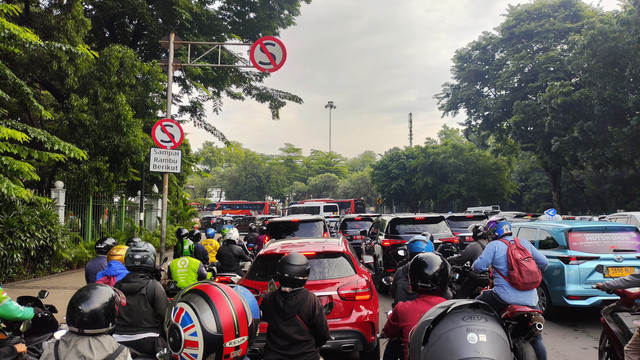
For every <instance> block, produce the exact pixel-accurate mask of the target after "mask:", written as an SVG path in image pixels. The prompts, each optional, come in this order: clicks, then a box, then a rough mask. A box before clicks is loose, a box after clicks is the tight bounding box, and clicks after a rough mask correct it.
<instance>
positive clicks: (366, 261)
mask: <svg viewBox="0 0 640 360" xmlns="http://www.w3.org/2000/svg"><path fill="white" fill-rule="evenodd" d="M362 262H363V263H364V264H365V265H366V264H373V255H362Z"/></svg>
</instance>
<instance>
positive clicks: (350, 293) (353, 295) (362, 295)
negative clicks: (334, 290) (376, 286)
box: [338, 279, 373, 301]
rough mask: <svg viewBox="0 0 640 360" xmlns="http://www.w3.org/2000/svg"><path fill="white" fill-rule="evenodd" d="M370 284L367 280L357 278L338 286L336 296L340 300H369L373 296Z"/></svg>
mask: <svg viewBox="0 0 640 360" xmlns="http://www.w3.org/2000/svg"><path fill="white" fill-rule="evenodd" d="M372 291H373V290H372V289H371V285H370V284H369V282H368V281H367V280H364V279H359V280H358V281H354V282H352V283H349V284H346V285H342V286H340V287H339V288H338V296H340V298H341V299H342V300H354V301H360V300H371V297H372V296H373V293H372Z"/></svg>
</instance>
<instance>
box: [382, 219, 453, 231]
mask: <svg viewBox="0 0 640 360" xmlns="http://www.w3.org/2000/svg"><path fill="white" fill-rule="evenodd" d="M425 231H427V232H430V233H431V234H443V233H449V234H451V229H450V228H449V225H447V223H446V222H445V221H443V219H442V218H439V217H433V218H430V217H415V218H395V219H392V220H391V221H390V224H389V234H390V235H410V234H416V235H419V234H422V233H423V232H425Z"/></svg>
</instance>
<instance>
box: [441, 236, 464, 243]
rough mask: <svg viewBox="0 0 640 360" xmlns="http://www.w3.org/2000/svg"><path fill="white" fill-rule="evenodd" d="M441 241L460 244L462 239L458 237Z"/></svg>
mask: <svg viewBox="0 0 640 360" xmlns="http://www.w3.org/2000/svg"><path fill="white" fill-rule="evenodd" d="M440 241H442V242H445V243H454V244H457V243H459V242H460V239H459V238H458V237H457V236H454V237H448V238H442V239H440Z"/></svg>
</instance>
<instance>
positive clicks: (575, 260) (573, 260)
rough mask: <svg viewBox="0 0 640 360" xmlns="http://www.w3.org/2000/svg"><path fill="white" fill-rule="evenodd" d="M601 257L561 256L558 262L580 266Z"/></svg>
mask: <svg viewBox="0 0 640 360" xmlns="http://www.w3.org/2000/svg"><path fill="white" fill-rule="evenodd" d="M599 258H600V256H569V255H560V256H558V260H560V261H562V263H563V264H565V265H580V264H582V263H584V262H587V261H589V260H596V259H599Z"/></svg>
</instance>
